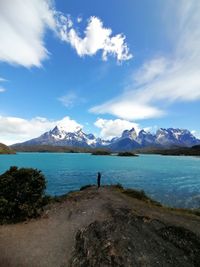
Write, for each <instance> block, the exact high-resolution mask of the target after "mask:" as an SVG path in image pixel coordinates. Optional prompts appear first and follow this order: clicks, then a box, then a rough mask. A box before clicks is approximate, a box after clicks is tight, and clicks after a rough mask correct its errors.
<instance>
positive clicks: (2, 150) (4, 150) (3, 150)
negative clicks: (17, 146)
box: [0, 143, 15, 154]
mask: <svg viewBox="0 0 200 267" xmlns="http://www.w3.org/2000/svg"><path fill="white" fill-rule="evenodd" d="M0 154H15V151H14V150H13V149H11V148H10V147H8V146H6V145H4V144H2V143H0Z"/></svg>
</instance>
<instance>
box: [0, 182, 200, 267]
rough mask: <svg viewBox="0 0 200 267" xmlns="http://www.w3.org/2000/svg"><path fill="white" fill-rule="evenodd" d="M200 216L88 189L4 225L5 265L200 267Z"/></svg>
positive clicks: (1, 254)
mask: <svg viewBox="0 0 200 267" xmlns="http://www.w3.org/2000/svg"><path fill="white" fill-rule="evenodd" d="M199 263H200V217H198V216H195V215H191V214H186V213H183V212H181V211H171V210H169V209H166V208H163V207H159V206H156V205H154V204H153V203H151V202H148V201H146V202H144V201H141V200H138V199H135V198H132V197H130V196H127V195H125V194H123V193H122V190H120V189H117V188H114V187H102V188H100V189H99V190H98V189H97V188H96V187H91V188H87V189H85V190H83V191H80V192H75V193H72V194H70V195H69V196H68V197H67V198H66V199H65V200H63V201H62V202H61V203H56V204H52V205H50V206H49V207H48V208H47V209H46V210H45V212H44V214H43V216H42V217H41V218H40V219H37V220H32V221H29V222H26V223H20V224H16V225H3V226H0V266H5V267H10V266H11V267H12V266H13V267H15V266H20V267H21V266H22V267H23V266H30V267H32V266H34V267H36V266H37V267H40V266H41V267H42V266H48V267H51V266H52V267H57V266H59V267H60V266H70V267H93V266H95V267H107V266H116V267H118V266H126V267H129V266H136V267H137V266H178V267H179V266H180V267H184V266H199Z"/></svg>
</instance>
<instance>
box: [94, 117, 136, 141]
mask: <svg viewBox="0 0 200 267" xmlns="http://www.w3.org/2000/svg"><path fill="white" fill-rule="evenodd" d="M94 125H95V126H96V127H98V128H100V129H101V132H100V136H101V137H102V138H104V139H111V138H113V137H117V136H121V134H122V132H123V131H124V130H130V129H132V128H134V129H135V130H136V132H137V133H138V132H139V131H140V127H139V124H137V123H134V122H130V121H127V120H121V119H116V120H106V119H101V118H99V119H98V120H97V121H96V122H95V123H94Z"/></svg>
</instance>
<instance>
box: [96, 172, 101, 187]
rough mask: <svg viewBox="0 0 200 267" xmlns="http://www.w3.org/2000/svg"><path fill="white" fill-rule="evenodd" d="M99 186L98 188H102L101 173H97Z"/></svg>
mask: <svg viewBox="0 0 200 267" xmlns="http://www.w3.org/2000/svg"><path fill="white" fill-rule="evenodd" d="M97 185H98V188H99V187H100V186H101V173H100V172H98V173H97Z"/></svg>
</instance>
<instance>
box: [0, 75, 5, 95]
mask: <svg viewBox="0 0 200 267" xmlns="http://www.w3.org/2000/svg"><path fill="white" fill-rule="evenodd" d="M1 82H7V80H6V79H4V78H2V77H0V83H1ZM5 91H6V89H5V88H4V87H3V86H2V85H1V84H0V93H4V92H5Z"/></svg>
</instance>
